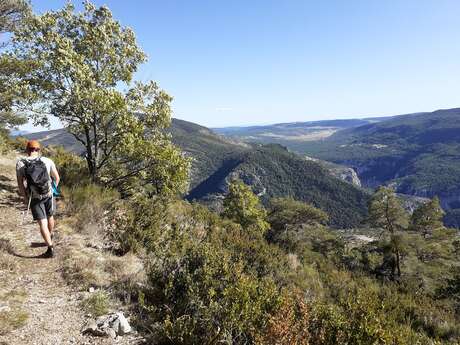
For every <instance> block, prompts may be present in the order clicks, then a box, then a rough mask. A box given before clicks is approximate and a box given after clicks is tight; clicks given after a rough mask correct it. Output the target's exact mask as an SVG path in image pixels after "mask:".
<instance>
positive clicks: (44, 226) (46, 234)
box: [38, 218, 53, 247]
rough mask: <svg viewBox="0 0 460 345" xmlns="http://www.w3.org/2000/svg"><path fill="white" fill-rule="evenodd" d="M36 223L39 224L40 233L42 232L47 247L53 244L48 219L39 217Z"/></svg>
mask: <svg viewBox="0 0 460 345" xmlns="http://www.w3.org/2000/svg"><path fill="white" fill-rule="evenodd" d="M38 225H39V226H40V233H41V234H42V237H43V239H44V240H45V242H46V244H47V245H48V247H50V246H52V245H53V242H52V241H51V235H50V232H49V230H48V220H47V219H46V218H45V219H40V220H39V221H38Z"/></svg>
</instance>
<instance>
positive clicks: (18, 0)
mask: <svg viewBox="0 0 460 345" xmlns="http://www.w3.org/2000/svg"><path fill="white" fill-rule="evenodd" d="M29 11H30V6H29V2H28V1H24V0H2V1H1V2H0V34H4V33H6V32H11V30H13V28H14V27H15V26H16V25H17V24H18V23H20V22H21V20H22V18H23V17H24V15H26V14H27V13H29ZM3 44H6V42H3Z"/></svg>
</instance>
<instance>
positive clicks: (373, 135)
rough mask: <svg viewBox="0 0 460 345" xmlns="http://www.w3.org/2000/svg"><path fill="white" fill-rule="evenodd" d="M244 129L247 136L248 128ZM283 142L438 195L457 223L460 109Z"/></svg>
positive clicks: (381, 180)
mask: <svg viewBox="0 0 460 345" xmlns="http://www.w3.org/2000/svg"><path fill="white" fill-rule="evenodd" d="M292 125H294V124H292ZM240 133H241V136H243V137H244V131H243V132H240ZM252 140H256V141H258V140H259V139H258V137H253V138H252ZM271 141H272V142H279V141H278V140H275V139H273V138H272V140H271ZM264 142H265V140H264ZM282 143H283V145H285V146H286V147H288V148H289V149H291V150H293V151H295V152H298V153H301V154H308V155H310V156H313V157H316V158H319V159H323V160H326V161H331V162H334V163H337V164H343V165H346V166H349V167H352V168H354V169H355V170H356V172H357V173H358V176H359V178H360V180H361V182H362V184H363V185H364V186H367V187H377V186H379V185H381V184H390V185H393V186H395V188H396V190H397V191H398V192H399V193H404V194H411V195H416V196H421V197H428V198H431V197H433V196H436V195H437V196H439V197H440V199H441V202H442V205H443V207H444V208H445V209H446V210H448V211H449V214H448V216H447V217H446V221H447V222H448V223H449V224H451V225H454V224H458V223H459V220H458V218H457V217H456V214H458V212H456V211H453V210H454V209H457V208H459V207H460V109H446V110H438V111H434V112H432V113H418V114H409V115H401V116H394V117H391V118H381V119H380V121H378V122H375V121H374V119H370V121H369V123H367V124H364V125H362V124H361V125H359V126H350V127H349V128H342V129H340V130H338V131H336V132H335V133H334V134H332V135H331V136H329V137H328V138H325V139H322V140H316V141H309V140H308V141H302V140H283V141H282ZM451 210H452V211H451Z"/></svg>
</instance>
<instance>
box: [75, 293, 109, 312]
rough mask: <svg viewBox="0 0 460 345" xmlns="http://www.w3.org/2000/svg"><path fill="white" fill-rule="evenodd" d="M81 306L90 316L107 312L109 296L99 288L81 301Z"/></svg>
mask: <svg viewBox="0 0 460 345" xmlns="http://www.w3.org/2000/svg"><path fill="white" fill-rule="evenodd" d="M81 306H82V308H83V309H84V310H85V311H86V312H87V313H90V314H91V315H92V316H96V317H97V316H101V315H104V314H107V313H108V312H109V296H108V295H107V293H106V292H105V291H102V290H99V291H96V292H94V293H93V294H91V295H90V296H89V297H87V298H85V299H84V300H83V301H82V303H81Z"/></svg>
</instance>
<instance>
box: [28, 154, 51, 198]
mask: <svg viewBox="0 0 460 345" xmlns="http://www.w3.org/2000/svg"><path fill="white" fill-rule="evenodd" d="M23 163H24V176H25V177H26V180H27V188H28V189H29V191H32V187H33V191H34V192H36V193H37V194H38V196H39V197H43V196H46V195H47V194H48V193H49V191H50V176H49V174H48V169H46V165H45V163H44V162H43V161H42V160H41V159H40V158H37V159H32V160H27V159H24V160H23Z"/></svg>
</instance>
